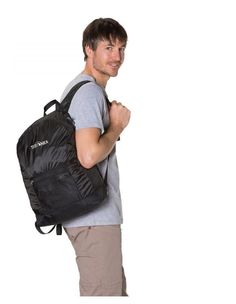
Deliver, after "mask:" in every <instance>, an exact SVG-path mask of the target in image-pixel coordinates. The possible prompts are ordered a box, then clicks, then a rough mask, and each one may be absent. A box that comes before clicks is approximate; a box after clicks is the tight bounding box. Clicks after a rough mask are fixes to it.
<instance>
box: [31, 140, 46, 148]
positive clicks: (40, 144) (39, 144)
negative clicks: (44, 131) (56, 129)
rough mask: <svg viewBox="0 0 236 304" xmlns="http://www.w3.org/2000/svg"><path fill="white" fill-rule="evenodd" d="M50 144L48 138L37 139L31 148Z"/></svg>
mask: <svg viewBox="0 0 236 304" xmlns="http://www.w3.org/2000/svg"><path fill="white" fill-rule="evenodd" d="M46 144H48V140H43V141H37V142H36V143H35V144H33V145H31V146H30V148H31V149H32V150H33V149H35V148H38V147H41V146H44V145H46Z"/></svg>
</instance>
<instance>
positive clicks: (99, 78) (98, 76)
mask: <svg viewBox="0 0 236 304" xmlns="http://www.w3.org/2000/svg"><path fill="white" fill-rule="evenodd" d="M83 74H86V75H89V76H91V77H93V78H94V79H95V81H96V83H97V84H98V85H100V86H101V87H103V88H105V87H106V84H107V81H108V80H109V78H110V77H109V76H108V75H106V74H102V73H100V72H99V71H97V70H95V69H94V68H91V67H90V66H89V65H88V64H87V63H86V64H85V68H84V70H83Z"/></svg>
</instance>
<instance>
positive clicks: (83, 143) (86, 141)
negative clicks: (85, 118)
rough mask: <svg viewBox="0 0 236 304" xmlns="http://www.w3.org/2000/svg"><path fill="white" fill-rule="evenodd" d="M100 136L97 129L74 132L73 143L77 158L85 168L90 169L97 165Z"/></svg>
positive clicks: (99, 131)
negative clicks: (74, 143)
mask: <svg viewBox="0 0 236 304" xmlns="http://www.w3.org/2000/svg"><path fill="white" fill-rule="evenodd" d="M100 136H101V130H100V129H98V128H83V129H79V130H76V132H75V142H76V150H77V156H78V159H79V161H80V163H81V164H82V166H83V167H85V168H91V167H92V166H94V165H95V164H96V163H97V157H96V156H97V149H98V143H99V139H100Z"/></svg>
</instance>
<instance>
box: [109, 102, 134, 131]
mask: <svg viewBox="0 0 236 304" xmlns="http://www.w3.org/2000/svg"><path fill="white" fill-rule="evenodd" d="M109 114H110V128H111V129H113V130H115V131H116V132H118V133H121V132H122V131H123V130H124V129H125V128H126V127H127V125H128V123H129V120H130V114H131V113H130V110H128V109H127V108H126V107H125V106H123V105H122V104H121V103H120V102H117V101H115V100H114V101H112V103H111V108H110V113H109Z"/></svg>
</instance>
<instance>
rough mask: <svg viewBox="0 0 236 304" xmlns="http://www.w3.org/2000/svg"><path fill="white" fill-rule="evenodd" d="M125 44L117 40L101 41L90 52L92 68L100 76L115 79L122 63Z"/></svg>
mask: <svg viewBox="0 0 236 304" xmlns="http://www.w3.org/2000/svg"><path fill="white" fill-rule="evenodd" d="M124 55H125V44H124V43H122V42H120V41H119V40H115V41H108V40H102V41H99V42H98V44H97V48H96V50H95V51H92V54H91V58H92V64H93V68H94V69H95V70H96V71H97V72H98V73H100V74H103V75H106V76H109V77H115V76H116V75H117V74H118V71H119V68H120V66H121V65H122V63H123V61H124Z"/></svg>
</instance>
